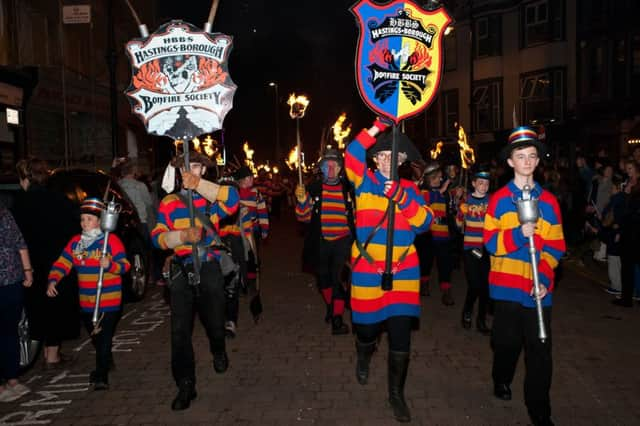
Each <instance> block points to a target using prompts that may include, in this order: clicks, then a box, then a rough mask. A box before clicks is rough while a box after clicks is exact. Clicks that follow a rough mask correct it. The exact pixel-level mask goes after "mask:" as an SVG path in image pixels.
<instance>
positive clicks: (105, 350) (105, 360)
mask: <svg viewBox="0 0 640 426" xmlns="http://www.w3.org/2000/svg"><path fill="white" fill-rule="evenodd" d="M121 313H122V312H121V311H115V312H105V313H104V316H103V317H102V320H101V321H100V327H102V330H100V332H99V333H98V334H96V335H95V336H91V343H92V344H93V347H94V349H95V350H96V377H95V378H96V380H100V381H103V382H105V383H108V382H109V370H110V368H111V360H112V359H113V354H112V353H111V348H112V346H113V335H114V334H115V332H116V326H117V325H118V321H120V316H121ZM81 317H82V323H83V324H84V328H85V329H86V330H87V333H89V335H91V332H92V331H93V322H92V319H93V313H89V312H83V313H82V315H81Z"/></svg>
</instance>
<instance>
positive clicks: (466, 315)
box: [462, 312, 471, 329]
mask: <svg viewBox="0 0 640 426" xmlns="http://www.w3.org/2000/svg"><path fill="white" fill-rule="evenodd" d="M462 328H466V329H469V328H471V312H463V313H462Z"/></svg>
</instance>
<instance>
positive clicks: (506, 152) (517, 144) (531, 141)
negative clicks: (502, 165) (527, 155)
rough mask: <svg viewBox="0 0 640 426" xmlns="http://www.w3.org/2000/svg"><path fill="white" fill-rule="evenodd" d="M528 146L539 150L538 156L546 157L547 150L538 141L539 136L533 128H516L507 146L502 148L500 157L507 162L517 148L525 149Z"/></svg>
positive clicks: (510, 135)
mask: <svg viewBox="0 0 640 426" xmlns="http://www.w3.org/2000/svg"><path fill="white" fill-rule="evenodd" d="M527 146H534V147H535V148H536V149H537V150H538V156H539V157H541V156H542V155H544V153H545V151H546V148H545V146H544V144H543V143H542V142H540V140H539V139H538V134H537V133H536V131H535V130H533V129H532V128H531V127H526V126H520V127H516V128H515V129H513V130H512V131H511V133H510V134H509V141H508V143H507V145H506V146H505V147H504V148H502V151H501V152H500V157H502V159H504V160H506V159H507V158H509V157H510V156H511V152H512V151H513V150H514V149H517V148H525V147H527Z"/></svg>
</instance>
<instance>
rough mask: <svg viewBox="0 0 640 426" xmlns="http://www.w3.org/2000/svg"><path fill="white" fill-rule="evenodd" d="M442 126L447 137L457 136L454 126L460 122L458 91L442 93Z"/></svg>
mask: <svg viewBox="0 0 640 426" xmlns="http://www.w3.org/2000/svg"><path fill="white" fill-rule="evenodd" d="M441 96H442V97H441V100H442V120H443V121H442V126H443V132H442V133H444V134H445V135H447V136H452V135H456V129H455V126H454V124H455V123H458V122H459V113H458V90H449V91H446V92H442V94H441Z"/></svg>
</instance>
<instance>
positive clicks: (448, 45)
mask: <svg viewBox="0 0 640 426" xmlns="http://www.w3.org/2000/svg"><path fill="white" fill-rule="evenodd" d="M456 34H457V33H456V31H452V32H450V33H449V34H448V35H446V36H444V70H445V71H453V70H455V69H456V68H458V49H457V48H456V46H457V42H458V37H457V36H456Z"/></svg>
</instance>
